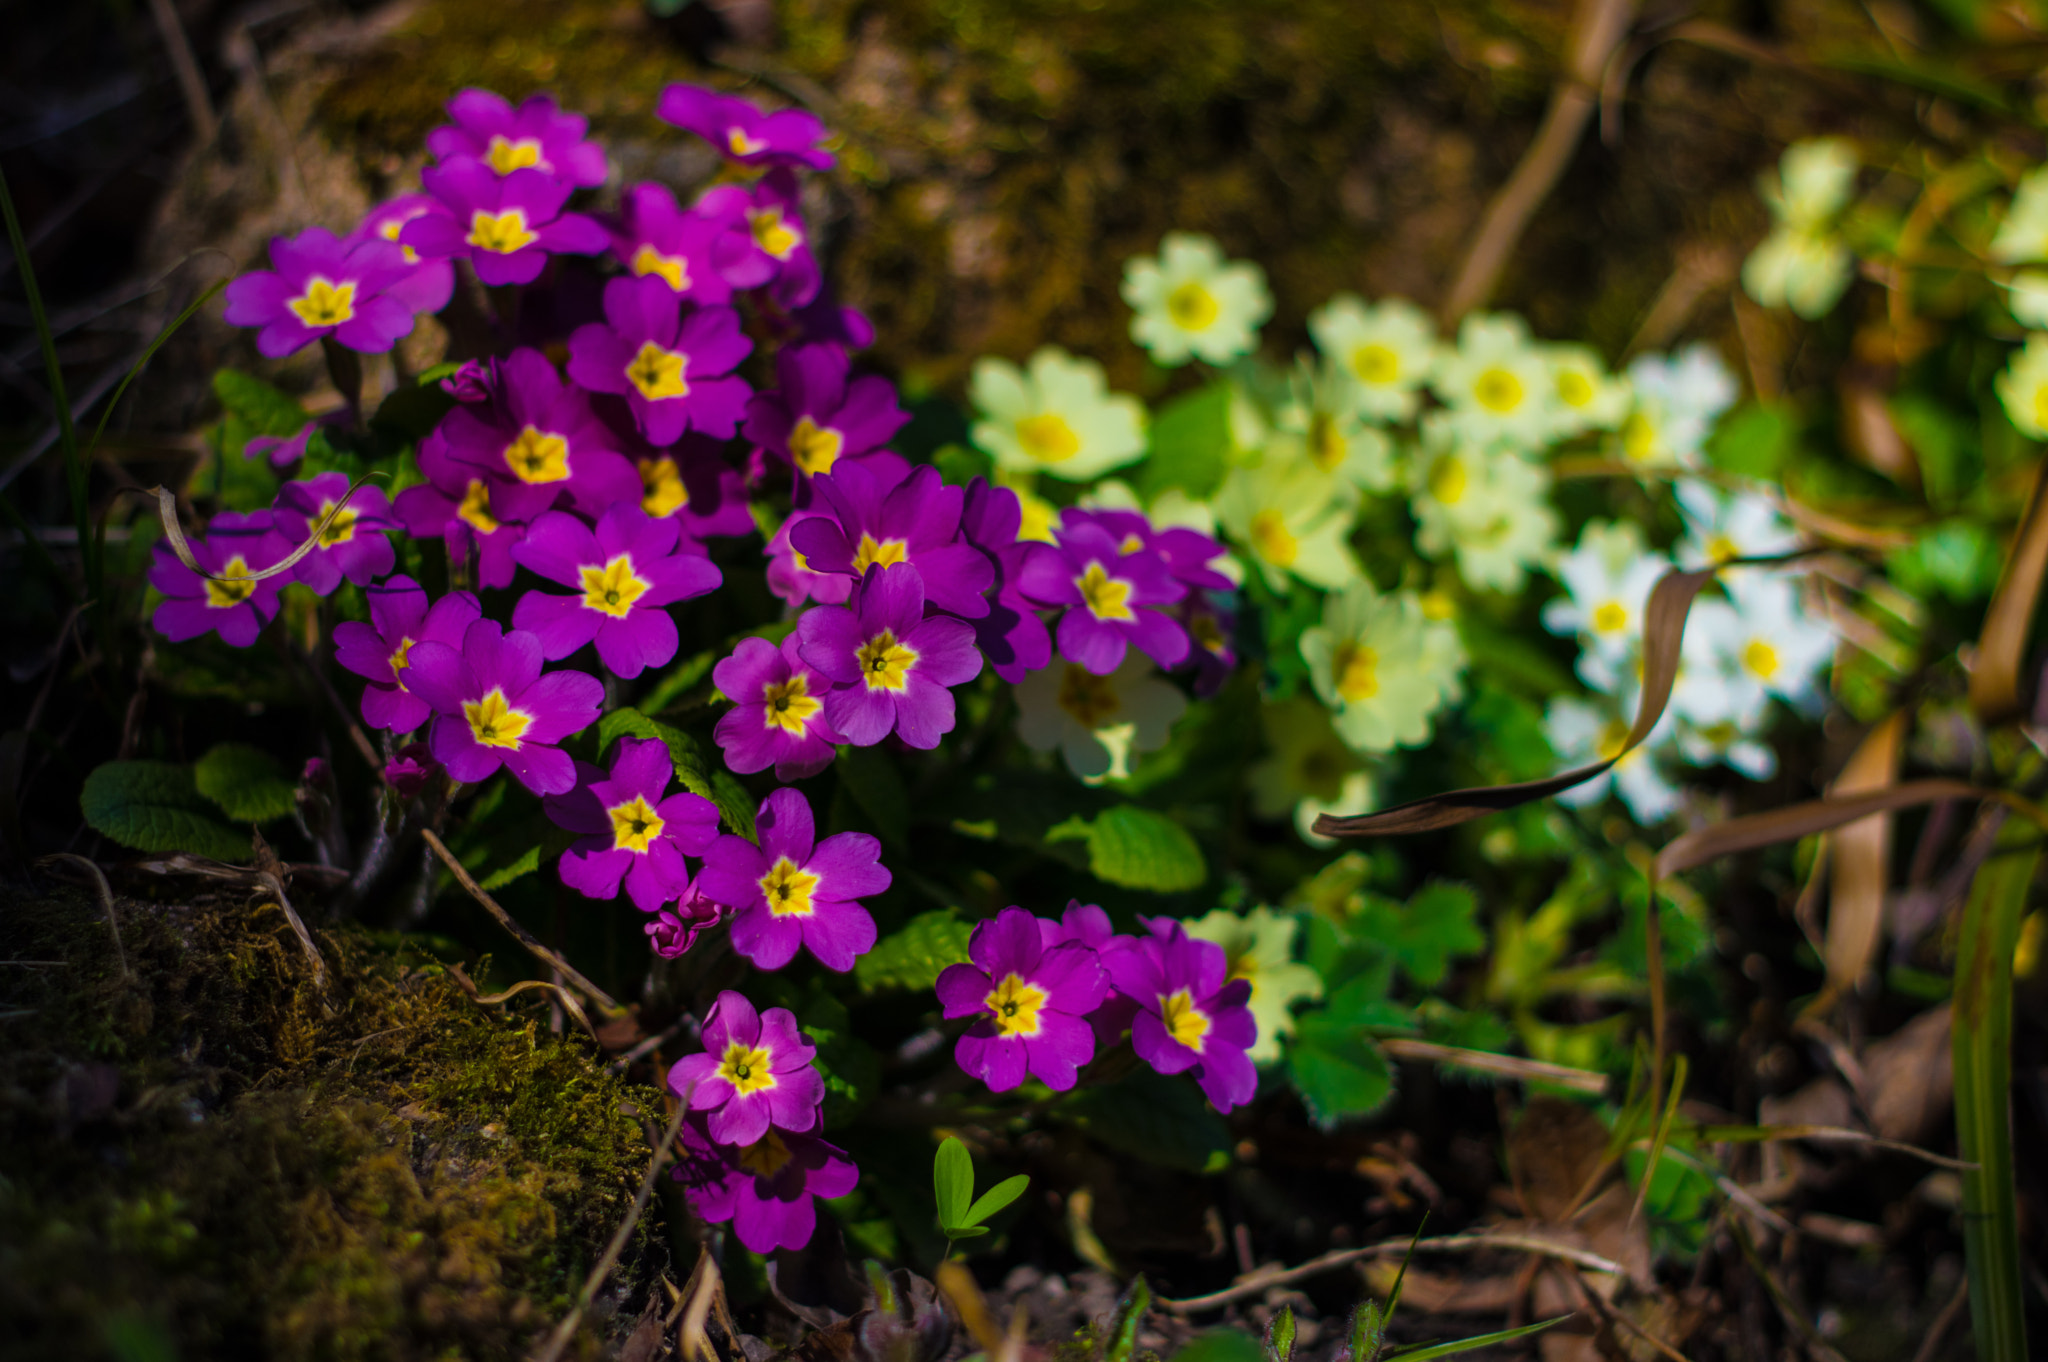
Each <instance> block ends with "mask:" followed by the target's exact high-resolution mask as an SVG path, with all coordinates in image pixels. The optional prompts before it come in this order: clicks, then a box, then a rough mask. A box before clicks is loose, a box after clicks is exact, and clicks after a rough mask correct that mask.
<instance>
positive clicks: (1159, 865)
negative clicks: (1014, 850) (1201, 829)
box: [1045, 804, 1209, 894]
mask: <svg viewBox="0 0 2048 1362" xmlns="http://www.w3.org/2000/svg"><path fill="white" fill-rule="evenodd" d="M1045 840H1046V841H1048V842H1066V841H1084V842H1086V843H1087V845H1088V871H1089V873H1090V874H1092V875H1094V876H1095V877H1096V878H1097V879H1099V880H1106V881H1108V882H1109V883H1110V884H1117V885H1122V886H1123V887H1124V888H1126V889H1150V890H1152V891H1153V892H1155V893H1160V894H1173V893H1178V892H1180V891H1181V890H1184V889H1194V888H1198V887H1199V886H1200V885H1201V883H1202V881H1204V880H1206V879H1207V878H1208V877H1209V870H1208V867H1207V866H1206V865H1204V864H1203V861H1202V849H1201V847H1200V846H1198V845H1197V844H1196V842H1195V839H1194V838H1193V837H1192V836H1191V835H1190V834H1189V833H1188V830H1187V829H1186V828H1183V827H1182V826H1181V825H1180V824H1178V823H1176V822H1174V821H1173V820H1172V819H1171V818H1169V817H1167V816H1166V815H1165V814H1163V813H1158V812H1156V811H1154V810H1152V809H1144V808H1139V807H1138V806H1137V805H1135V804H1118V805H1114V806H1112V807H1111V808H1107V809H1104V810H1103V811H1102V812H1101V813H1100V814H1097V815H1096V816H1095V818H1094V820H1093V821H1086V820H1083V819H1082V818H1080V817H1079V816H1078V815H1077V816H1075V817H1073V818H1069V819H1068V820H1067V821H1066V822H1064V823H1062V824H1060V825H1059V826H1058V827H1055V828H1053V829H1051V830H1050V831H1048V832H1047V833H1046V834H1045Z"/></svg>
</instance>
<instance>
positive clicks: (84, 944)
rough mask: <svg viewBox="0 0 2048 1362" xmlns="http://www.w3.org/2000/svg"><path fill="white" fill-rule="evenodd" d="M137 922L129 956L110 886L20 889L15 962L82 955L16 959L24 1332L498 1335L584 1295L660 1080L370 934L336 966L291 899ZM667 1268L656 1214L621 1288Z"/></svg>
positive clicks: (56, 1345)
mask: <svg viewBox="0 0 2048 1362" xmlns="http://www.w3.org/2000/svg"><path fill="white" fill-rule="evenodd" d="M121 925H122V934H123V936H124V938H125V942H126V947H127V953H128V960H129V964H130V966H131V968H132V971H133V974H132V977H129V978H124V977H123V976H122V974H121V972H120V970H119V968H118V966H117V964H116V963H115V961H114V959H113V955H112V950H111V947H110V945H109V942H108V938H107V932H106V925H105V921H104V919H103V917H101V915H100V914H99V912H98V909H97V907H96V906H95V905H93V904H91V903H90V902H85V901H80V900H76V899H71V898H66V897H57V898H33V897H28V896H25V895H17V896H15V897H12V898H8V899H5V900H0V959H9V960H53V961H63V962H64V964H63V965H62V966H36V967H22V966H17V967H15V968H13V969H11V970H9V972H8V976H7V977H5V978H4V979H0V990H4V994H0V996H4V998H5V1002H4V1004H0V1012H7V1013H10V1014H13V1015H11V1016H10V1017H9V1019H8V1021H7V1022H6V1023H5V1024H6V1025H8V1026H9V1027H10V1033H9V1035H8V1038H7V1039H8V1042H9V1045H10V1049H9V1050H8V1051H7V1052H6V1053H5V1054H4V1055H0V1334H4V1335H5V1336H7V1337H8V1338H9V1339H10V1341H11V1344H12V1347H11V1350H10V1353H9V1355H10V1356H18V1357H23V1358H35V1357H44V1356H48V1357H58V1356H63V1357H66V1358H72V1359H76V1358H90V1357H95V1356H120V1357H132V1356H139V1355H152V1353H151V1350H152V1349H154V1350H155V1355H169V1354H166V1353H164V1351H163V1350H164V1348H165V1347H170V1348H173V1349H175V1353H176V1355H180V1356H186V1357H243V1356H248V1357H255V1356H263V1357H288V1358H335V1359H344V1358H387V1357H388V1358H412V1357H420V1358H426V1357H437V1358H438V1357H460V1356H473V1357H497V1356H509V1355H513V1354H516V1353H519V1352H523V1351H525V1350H526V1349H527V1348H528V1347H530V1346H531V1343H532V1342H533V1340H534V1339H535V1338H536V1337H537V1336H538V1335H539V1334H540V1333H541V1332H542V1331H544V1330H545V1329H546V1328H548V1327H550V1326H551V1325H552V1323H553V1322H554V1320H555V1319H557V1318H558V1317H560V1316H561V1315H562V1314H563V1313H565V1312H566V1310H567V1309H568V1307H569V1305H570V1302H571V1300H572V1299H573V1297H574V1295H575V1293H576V1292H577V1290H578V1289H579V1288H580V1286H581V1284H582V1281H583V1278H584V1276H585V1275H586V1274H587V1272H588V1270H589V1267H590V1264H591V1262H592V1261H593V1260H594V1258H595V1255H596V1253H597V1252H598V1251H599V1250H600V1247H601V1245H602V1244H603V1242H604V1241H605V1239H606V1238H607V1237H608V1236H609V1234H610V1233H611V1231H612V1229H613V1228H614V1227H615V1226H616V1224H617V1223H618V1220H619V1218H620V1217H621V1216H622V1215H623V1214H624V1212H625V1209H626V1207H627V1206H628V1205H629V1204H630V1202H631V1198H632V1195H633V1192H634V1190H635V1186H636V1184H637V1182H638V1179H639V1177H640V1175H641V1173H642V1172H643V1170H644V1169H645V1166H646V1158H647V1144H646V1139H645V1136H644V1134H643V1133H642V1130H641V1127H640V1125H639V1124H638V1122H637V1121H636V1120H635V1119H634V1118H633V1115H632V1112H633V1111H634V1109H635V1107H636V1106H637V1107H639V1108H644V1109H648V1110H652V1109H654V1107H655V1106H656V1104H657V1102H658V1097H657V1095H656V1094H653V1093H651V1092H648V1091H646V1090H644V1089H635V1088H632V1087H630V1086H628V1085H626V1084H624V1083H622V1082H620V1081H619V1080H617V1079H615V1078H612V1077H611V1076H609V1075H608V1074H607V1073H606V1072H605V1071H604V1070H603V1069H602V1068H601V1067H599V1066H597V1065H594V1064H593V1063H591V1058H590V1051H589V1048H588V1046H587V1045H586V1044H583V1043H581V1042H579V1041H576V1040H573V1039H571V1040H564V1039H561V1038H557V1037H554V1036H552V1035H549V1034H548V1033H547V1032H546V1030H545V1028H544V1027H542V1026H541V1024H540V1023H539V1021H538V1019H537V1018H536V1017H535V1016H533V1015H531V1014H527V1013H517V1012H515V1013H514V1014H513V1015H509V1016H506V1015H500V1014H498V1013H496V1012H493V1011H489V1010H486V1009H483V1008H480V1007H478V1006H477V1005H476V1004H474V1003H472V1002H470V1001H469V1000H468V999H467V998H466V997H465V996H464V995H463V994H462V993H461V992H460V991H459V990H458V989H457V988H456V987H455V986H454V984H453V983H452V981H450V980H449V979H448V978H447V977H446V976H445V975H444V974H443V973H442V971H441V970H440V969H439V967H438V966H434V965H432V964H426V965H420V964H417V963H415V964H411V965H409V964H407V963H406V962H405V961H404V960H403V959H402V958H400V957H395V956H393V955H390V954H386V953H382V952H379V951H378V950H376V949H375V948H374V947H373V946H372V945H371V943H370V942H369V941H368V940H367V939H366V938H364V937H363V936H361V935H359V934H357V933H354V932H349V931H336V932H332V933H326V934H323V935H322V937H321V944H322V948H323V951H324V954H325V956H326V958H327V960H328V963H329V966H330V969H331V973H332V980H331V983H330V985H329V987H328V988H327V989H326V990H324V991H322V990H320V989H317V988H315V987H314V986H313V985H312V983H311V981H310V978H309V975H308V973H307V971H306V967H305V964H304V961H303V957H301V956H300V955H299V953H298V950H297V947H296V943H294V942H293V941H292V939H291V937H290V935H289V933H288V931H286V930H284V929H283V924H282V921H281V919H280V918H279V916H278V914H277V913H276V912H275V910H274V909H267V908H258V909H255V910H243V909H241V908H239V907H233V906H228V905H223V904H201V905H162V904H144V903H135V902H124V903H123V905H122V908H121ZM661 1265H662V1258H661V1250H660V1247H659V1242H658V1238H657V1237H655V1236H653V1235H652V1234H651V1232H649V1231H645V1230H643V1234H642V1239H641V1241H640V1242H638V1243H637V1244H636V1245H635V1246H634V1248H633V1250H632V1251H631V1252H629V1253H628V1255H627V1256H626V1260H625V1262H624V1264H623V1265H622V1267H621V1269H620V1270H619V1272H618V1273H617V1274H615V1280H614V1282H613V1284H612V1286H611V1288H610V1289H609V1293H608V1294H609V1298H610V1299H611V1300H613V1301H615V1302H616V1301H619V1300H625V1299H629V1298H631V1297H633V1296H635V1295H636V1294H638V1293H640V1292H642V1291H644V1289H645V1288H646V1287H647V1285H648V1283H649V1282H650V1281H651V1280H652V1274H653V1273H654V1272H655V1271H657V1270H659V1268H660V1267H661ZM603 1330H604V1325H603V1322H602V1321H600V1323H599V1324H597V1325H596V1326H593V1328H591V1329H587V1330H586V1335H587V1336H586V1338H585V1339H584V1340H583V1342H584V1344H585V1345H586V1347H585V1351H586V1352H589V1351H591V1350H593V1349H595V1348H596V1347H597V1345H598V1339H599V1337H600V1336H601V1334H602V1332H603ZM138 1350H140V1351H138Z"/></svg>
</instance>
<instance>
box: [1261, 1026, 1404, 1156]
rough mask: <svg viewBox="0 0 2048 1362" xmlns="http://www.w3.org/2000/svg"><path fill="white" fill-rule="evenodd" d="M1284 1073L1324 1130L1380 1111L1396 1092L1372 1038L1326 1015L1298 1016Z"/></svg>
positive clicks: (1382, 1055)
mask: <svg viewBox="0 0 2048 1362" xmlns="http://www.w3.org/2000/svg"><path fill="white" fill-rule="evenodd" d="M1286 1044H1287V1069H1288V1072H1289V1073H1290V1074H1291V1075H1292V1076H1293V1078H1294V1089H1295V1091H1296V1092H1298V1093H1300V1094H1301V1100H1302V1101H1303V1102H1304V1103H1305V1104H1306V1105H1307V1107H1308V1113H1309V1115H1310V1116H1311V1117H1312V1118H1313V1119H1314V1120H1315V1122H1316V1123H1317V1124H1318V1125H1321V1126H1323V1127H1325V1128H1326V1129H1327V1128H1328V1127H1331V1126H1334V1125H1336V1124H1337V1123H1338V1122H1339V1121H1342V1120H1344V1119H1346V1118H1347V1117H1353V1116H1365V1115H1368V1114H1370V1113H1372V1112H1374V1111H1377V1110H1379V1108H1380V1107H1382V1106H1383V1105H1385V1103H1386V1101H1387V1099H1388V1098H1389V1097H1391V1096H1392V1095H1393V1092H1394V1075H1393V1071H1392V1070H1391V1069H1389V1068H1388V1067H1387V1057H1386V1054H1385V1052H1384V1051H1382V1050H1381V1049H1380V1047H1379V1046H1377V1045H1375V1044H1374V1043H1373V1042H1372V1040H1371V1039H1370V1038H1369V1037H1367V1036H1365V1035H1362V1034H1360V1033H1359V1032H1358V1031H1357V1030H1356V1029H1355V1028H1353V1027H1351V1026H1348V1025H1346V1024H1344V1023H1343V1022H1342V1021H1340V1020H1338V1019H1337V1018H1334V1017H1332V1016H1331V1015H1330V1014H1329V1013H1327V1012H1311V1013H1309V1014H1307V1015H1306V1016H1303V1017H1300V1018H1297V1019H1296V1021H1295V1023H1294V1035H1293V1036H1291V1037H1289V1038H1288V1040H1287V1043H1286Z"/></svg>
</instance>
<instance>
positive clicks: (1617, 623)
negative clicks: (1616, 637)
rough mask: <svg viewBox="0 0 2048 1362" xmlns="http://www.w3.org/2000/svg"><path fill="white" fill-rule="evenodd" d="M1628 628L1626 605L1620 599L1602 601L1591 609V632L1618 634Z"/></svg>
mask: <svg viewBox="0 0 2048 1362" xmlns="http://www.w3.org/2000/svg"><path fill="white" fill-rule="evenodd" d="M1626 628H1628V607H1627V606H1625V605H1623V604H1622V603H1621V602H1620V601H1602V602H1600V604H1599V605H1598V606H1596V607H1594V610H1593V632H1594V633H1596V634H1618V633H1620V632H1621V631H1622V630H1624V629H1626Z"/></svg>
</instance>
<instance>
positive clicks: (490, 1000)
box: [448, 963, 597, 1042]
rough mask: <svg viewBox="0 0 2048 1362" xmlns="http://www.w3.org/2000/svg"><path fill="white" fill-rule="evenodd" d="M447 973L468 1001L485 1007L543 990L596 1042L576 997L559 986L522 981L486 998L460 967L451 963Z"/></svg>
mask: <svg viewBox="0 0 2048 1362" xmlns="http://www.w3.org/2000/svg"><path fill="white" fill-rule="evenodd" d="M448 973H449V974H451V975H453V976H454V978H455V982H456V983H457V984H460V985H461V986H462V991H463V992H464V993H467V994H468V995H469V997H470V1001H472V1002H475V1003H480V1004H482V1005H483V1006H485V1007H496V1006H497V1005H498V1004H499V1003H502V1002H509V1001H510V1000H511V999H512V998H514V997H516V996H518V995H519V994H521V993H524V992H526V990H528V989H530V988H539V989H545V990H547V992H548V993H549V994H550V995H551V996H552V997H553V998H554V999H555V1000H556V1002H557V1003H558V1004H559V1005H561V1006H562V1007H564V1008H566V1009H567V1010H568V1012H569V1015H570V1016H572V1017H574V1018H575V1019H576V1021H577V1024H578V1025H580V1026H581V1027H582V1028H583V1029H584V1030H585V1031H586V1032H588V1033H589V1035H590V1039H591V1040H592V1041H593V1042H595V1041H596V1040H597V1028H595V1027H593V1026H592V1025H591V1024H590V1018H589V1017H587V1016H585V1015H584V1013H583V1004H581V1003H579V1002H577V1001H576V995H575V994H573V993H571V992H570V991H569V990H568V989H566V988H563V987H562V986H561V985H560V984H551V983H549V982H547V981H546V980H544V979H522V980H520V981H519V982H518V983H516V984H514V985H512V987H510V988H508V989H506V990H505V991H504V992H503V993H492V994H489V995H488V996H487V995H485V994H484V993H483V992H482V991H481V990H479V989H478V988H477V986H476V981H475V980H474V979H472V978H470V977H469V975H468V973H467V972H465V971H464V970H463V968H462V966H460V965H457V964H453V963H451V964H450V965H449V966H448Z"/></svg>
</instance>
